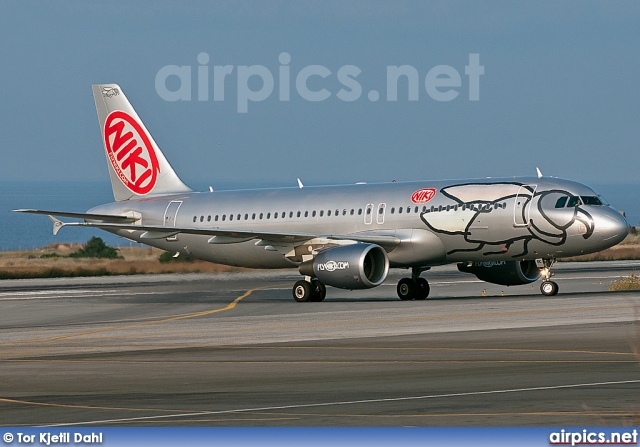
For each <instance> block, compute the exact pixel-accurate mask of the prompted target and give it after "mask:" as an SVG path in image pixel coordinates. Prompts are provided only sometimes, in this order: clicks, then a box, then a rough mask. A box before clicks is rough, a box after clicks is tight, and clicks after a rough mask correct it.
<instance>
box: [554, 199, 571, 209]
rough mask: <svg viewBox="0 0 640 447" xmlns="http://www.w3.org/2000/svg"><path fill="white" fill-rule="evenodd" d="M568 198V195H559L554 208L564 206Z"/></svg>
mask: <svg viewBox="0 0 640 447" xmlns="http://www.w3.org/2000/svg"><path fill="white" fill-rule="evenodd" d="M568 199H569V197H567V196H563V197H560V198H559V199H558V201H557V202H556V208H564V206H565V205H566V204H567V200H568Z"/></svg>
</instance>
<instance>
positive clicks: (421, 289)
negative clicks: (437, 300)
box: [415, 278, 431, 300]
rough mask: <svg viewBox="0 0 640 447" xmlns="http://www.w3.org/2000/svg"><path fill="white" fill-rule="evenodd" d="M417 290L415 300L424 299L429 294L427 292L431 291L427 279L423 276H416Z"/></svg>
mask: <svg viewBox="0 0 640 447" xmlns="http://www.w3.org/2000/svg"><path fill="white" fill-rule="evenodd" d="M416 283H417V290H416V295H415V299H416V300H424V299H426V298H427V297H428V296H429V292H430V291H431V287H429V281H427V280H426V279H424V278H418V281H416Z"/></svg>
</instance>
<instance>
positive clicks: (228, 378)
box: [0, 262, 640, 426]
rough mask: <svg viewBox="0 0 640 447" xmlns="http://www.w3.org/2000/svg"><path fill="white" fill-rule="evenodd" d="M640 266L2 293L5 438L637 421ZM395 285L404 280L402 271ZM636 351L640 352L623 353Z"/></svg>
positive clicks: (25, 286) (2, 289)
mask: <svg viewBox="0 0 640 447" xmlns="http://www.w3.org/2000/svg"><path fill="white" fill-rule="evenodd" d="M639 267H640V263H638V262H613V263H590V264H577V263H575V264H574V263H572V264H559V265H558V266H557V267H556V268H555V272H556V277H555V280H556V281H557V282H558V283H559V284H560V294H559V295H557V296H556V297H544V296H542V295H540V292H539V282H538V283H534V284H532V285H526V286H519V287H510V288H507V287H501V286H493V285H490V284H487V283H483V282H481V281H478V280H476V279H475V277H474V276H472V275H468V274H463V273H459V272H457V270H456V269H455V267H443V268H438V269H434V270H432V271H430V272H427V273H426V274H424V276H425V277H427V278H428V279H429V281H430V283H431V286H432V288H431V291H432V292H431V296H430V298H429V299H427V300H426V301H410V302H403V301H400V300H399V299H398V298H397V297H396V294H395V285H396V282H397V280H398V279H399V278H400V277H401V276H400V275H399V274H398V275H395V274H394V275H393V276H391V277H390V278H389V280H388V281H387V282H385V284H383V285H382V286H380V287H378V288H375V289H371V290H365V291H357V292H356V291H354V292H350V291H343V290H338V289H333V288H328V293H327V299H326V300H325V301H324V302H322V303H296V302H294V301H293V299H292V297H291V286H292V284H293V282H294V281H295V280H297V279H298V275H296V274H295V272H294V271H276V272H266V273H265V272H255V273H236V274H220V275H197V274H196V275H160V276H135V277H118V278H78V279H61V280H29V281H2V282H0V415H2V417H1V419H0V424H2V425H56V424H63V425H71V424H95V425H137V426H140V425H144V426H147V425H223V426H244V425H249V426H263V425H267V426H280V425H289V426H387V425H393V426H399V425H403V426H406V425H410V426H411V425H415V426H427V425H429V426H430V425H437V426H444V425H500V426H503V425H518V426H520V425H555V426H565V425H570V426H579V425H637V424H638V423H639V421H640V358H639V357H638V355H637V350H638V349H639V346H640V328H639V327H640V326H639V324H640V323H639V320H640V293H639V292H608V291H607V287H608V286H609V284H610V283H611V282H612V281H613V280H615V279H617V278H619V277H622V276H627V275H628V274H629V273H630V272H631V271H633V270H635V269H637V268H639ZM400 273H401V272H400ZM634 350H635V352H634Z"/></svg>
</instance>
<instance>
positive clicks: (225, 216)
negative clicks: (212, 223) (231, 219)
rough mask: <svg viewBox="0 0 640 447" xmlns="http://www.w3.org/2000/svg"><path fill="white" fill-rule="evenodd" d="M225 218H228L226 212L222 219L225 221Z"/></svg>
mask: <svg viewBox="0 0 640 447" xmlns="http://www.w3.org/2000/svg"><path fill="white" fill-rule="evenodd" d="M225 220H227V215H226V214H223V215H222V221H223V222H224V221H225Z"/></svg>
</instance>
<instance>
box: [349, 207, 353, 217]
mask: <svg viewBox="0 0 640 447" xmlns="http://www.w3.org/2000/svg"><path fill="white" fill-rule="evenodd" d="M353 211H354V210H353V208H351V213H349V214H351V215H352V216H353Z"/></svg>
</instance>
